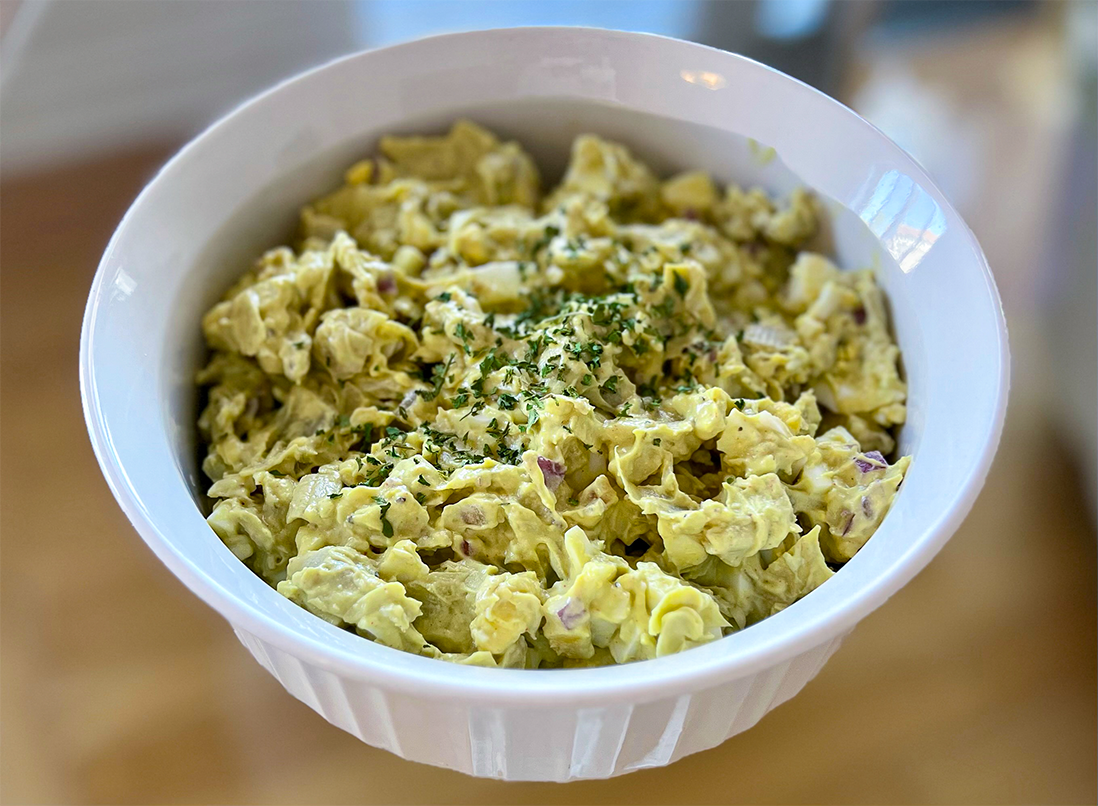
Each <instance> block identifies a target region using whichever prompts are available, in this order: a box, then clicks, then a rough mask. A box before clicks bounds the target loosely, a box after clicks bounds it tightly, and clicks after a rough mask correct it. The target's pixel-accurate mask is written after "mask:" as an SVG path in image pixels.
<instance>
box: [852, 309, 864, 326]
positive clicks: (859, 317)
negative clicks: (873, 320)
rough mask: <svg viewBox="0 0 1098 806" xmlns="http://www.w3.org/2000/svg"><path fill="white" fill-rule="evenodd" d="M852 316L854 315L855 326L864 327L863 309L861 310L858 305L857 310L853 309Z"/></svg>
mask: <svg viewBox="0 0 1098 806" xmlns="http://www.w3.org/2000/svg"><path fill="white" fill-rule="evenodd" d="M853 315H854V324H856V325H864V324H865V308H863V307H861V306H860V305H859V306H858V307H857V308H855V309H854V314H853Z"/></svg>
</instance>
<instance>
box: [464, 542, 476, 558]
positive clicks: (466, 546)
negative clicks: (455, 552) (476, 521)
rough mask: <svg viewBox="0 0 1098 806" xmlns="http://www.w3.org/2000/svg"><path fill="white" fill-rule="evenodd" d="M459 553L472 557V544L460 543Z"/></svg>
mask: <svg viewBox="0 0 1098 806" xmlns="http://www.w3.org/2000/svg"><path fill="white" fill-rule="evenodd" d="M461 553H462V554H464V555H465V556H466V557H472V556H473V544H472V543H470V542H469V541H468V540H462V541H461Z"/></svg>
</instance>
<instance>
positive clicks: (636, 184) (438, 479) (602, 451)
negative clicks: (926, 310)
mask: <svg viewBox="0 0 1098 806" xmlns="http://www.w3.org/2000/svg"><path fill="white" fill-rule="evenodd" d="M817 219H818V209H817V204H816V202H815V201H814V199H813V198H812V197H811V196H810V195H809V194H808V193H806V192H803V191H797V192H795V193H793V194H792V196H791V197H790V198H789V199H788V200H787V201H786V202H785V203H781V204H779V203H776V202H775V201H773V200H772V199H770V198H769V197H768V196H767V195H766V194H764V193H763V192H762V191H760V190H751V191H744V190H742V189H740V188H738V187H736V186H729V187H727V188H725V189H723V190H722V189H720V188H718V187H717V186H716V185H715V184H714V183H713V181H712V180H711V179H710V178H709V177H708V176H707V175H706V174H704V173H702V172H691V173H685V174H680V175H678V176H675V177H672V178H670V179H668V180H665V181H661V180H659V179H658V178H656V177H655V176H654V175H653V173H652V172H651V171H650V170H649V169H648V168H647V167H646V166H645V165H644V164H642V163H641V162H639V161H638V160H636V159H635V158H634V157H633V156H632V155H631V154H630V153H629V151H628V150H626V149H625V148H624V147H623V146H621V145H617V144H614V143H609V142H606V141H603V140H601V139H599V138H598V137H595V136H592V135H584V136H581V137H579V138H577V139H576V141H575V143H574V145H573V149H572V159H571V163H570V165H569V167H568V170H567V172H566V174H565V176H564V179H563V180H562V182H561V183H560V185H558V186H557V187H556V188H555V189H553V190H552V191H550V192H549V193H548V194H545V195H543V194H542V192H541V188H540V182H539V177H538V172H537V169H536V167H535V165H534V163H533V161H532V160H531V159H530V158H529V156H527V155H526V154H525V152H523V150H522V149H521V148H520V147H519V146H518V145H517V144H516V143H503V142H500V141H499V140H498V139H497V138H496V137H495V136H494V135H492V134H491V133H490V132H488V131H485V130H484V129H482V128H480V127H478V126H476V125H474V124H472V123H468V122H458V123H457V124H455V125H454V127H453V129H452V130H451V131H450V133H449V134H448V135H446V136H445V137H401V138H397V137H391V138H383V139H382V141H381V143H380V155H379V156H378V157H377V158H376V159H373V160H367V161H363V162H360V163H358V164H356V165H355V166H353V167H352V168H351V169H350V170H349V171H348V172H347V176H346V184H345V185H344V186H343V187H342V188H340V189H339V190H337V191H335V192H334V193H332V194H331V195H328V196H325V197H324V198H321V199H319V200H317V201H315V202H314V203H313V204H311V205H309V206H307V207H306V208H305V209H304V210H303V211H302V215H301V233H300V236H301V237H300V242H299V244H298V246H297V248H296V249H290V248H280V249H275V250H273V251H270V252H268V253H267V254H265V255H264V256H263V257H261V258H260V259H259V261H258V262H257V264H256V266H255V267H254V268H253V269H252V270H251V271H250V272H249V273H248V274H247V275H246V276H245V277H243V278H242V279H241V280H240V281H239V282H237V284H236V285H235V286H233V288H231V289H230V290H229V292H228V293H227V294H226V296H225V297H224V299H223V301H222V302H219V303H218V304H217V305H215V306H214V307H213V308H212V309H211V310H210V311H209V312H208V313H207V314H206V316H205V318H204V320H203V330H204V333H205V336H206V341H207V343H208V345H209V347H210V350H211V358H210V361H209V364H208V365H207V366H206V367H205V368H204V369H203V370H202V371H201V373H200V374H199V378H198V381H199V383H200V385H201V386H202V387H203V388H205V389H206V390H207V392H208V404H207V406H206V408H205V410H204V411H203V413H202V416H201V419H200V420H199V428H200V431H201V433H202V436H203V438H204V440H205V442H206V444H207V446H208V454H207V456H206V459H205V461H204V463H203V469H204V470H205V472H206V473H207V475H208V476H209V477H210V478H211V479H212V481H213V484H212V486H211V487H210V490H209V495H210V496H211V498H213V499H214V500H215V504H214V507H213V512H212V514H211V515H210V516H209V523H210V525H211V527H213V529H214V531H216V532H217V534H218V535H219V536H220V537H221V539H222V540H223V541H224V542H225V544H226V545H227V546H228V547H229V548H230V549H231V550H232V551H233V553H234V554H236V556H237V557H239V558H240V559H241V560H243V561H244V562H245V563H247V564H248V566H249V567H250V568H252V570H254V571H255V572H256V573H258V574H260V575H261V576H262V577H263V578H264V579H265V580H267V581H268V582H269V583H270V584H271V585H273V586H276V587H277V589H278V591H279V592H280V593H281V594H283V595H284V596H286V597H288V598H290V599H291V600H293V601H294V602H297V603H298V604H300V605H301V606H302V607H304V608H306V609H308V610H309V611H310V612H312V613H314V614H316V615H317V616H319V617H320V618H323V619H325V620H327V621H329V622H331V623H332V624H336V625H339V626H341V627H344V628H347V629H352V630H355V631H357V632H358V633H359V634H360V635H362V636H365V637H367V638H370V639H372V640H374V641H377V642H380V643H383V644H385V645H387V646H391V647H395V648H398V649H403V650H407V651H410V652H416V653H419V654H422V655H427V656H430V657H436V658H442V659H446V660H451V661H456V662H461V663H470V664H479V665H490V666H494V665H500V666H508V667H525V668H534V667H553V666H588V665H598V664H607V663H625V662H627V661H632V660H641V659H645V658H652V657H657V656H660V655H666V654H669V653H673V652H679V651H681V650H684V649H689V648H690V647H693V646H697V645H699V644H703V643H706V642H708V641H712V640H715V639H717V638H720V637H721V636H722V635H726V634H728V633H730V632H732V631H735V630H738V629H742V628H744V627H746V626H748V625H750V624H752V623H754V622H756V621H758V620H760V619H763V618H766V617H767V616H769V615H772V614H773V613H775V612H777V611H779V610H781V609H782V608H784V607H787V606H788V605H790V604H792V603H793V602H795V601H797V600H798V599H800V598H801V597H803V596H804V595H806V594H807V593H809V592H811V591H812V590H813V589H815V588H816V587H818V586H819V585H820V584H822V583H824V582H825V581H826V580H827V579H828V578H829V577H830V576H831V575H832V574H833V573H834V571H833V570H832V568H833V567H835V566H837V565H840V564H842V563H843V562H845V561H846V560H848V559H850V557H852V556H853V555H854V553H855V552H857V551H858V549H859V548H861V546H862V545H864V544H865V542H866V540H868V539H869V537H870V536H871V535H872V534H873V532H874V531H875V530H876V528H877V526H878V525H879V524H880V522H881V519H882V518H883V517H884V516H885V514H886V513H887V511H888V508H889V506H890V505H891V503H892V500H893V498H894V497H895V495H896V491H897V488H898V486H899V484H900V482H901V481H902V479H903V474H904V471H905V470H906V468H907V465H908V461H909V460H908V459H907V458H906V457H904V458H901V459H899V460H897V461H896V462H894V463H891V464H890V463H889V462H887V461H886V460H885V459H884V458H883V457H884V456H885V455H888V454H890V453H891V452H892V451H893V449H894V447H895V443H894V441H893V436H892V434H891V431H892V429H893V427H894V426H896V425H898V424H900V423H902V422H903V419H904V414H905V407H904V401H905V397H906V389H905V386H904V383H903V381H902V380H901V379H900V376H899V373H898V370H897V361H898V359H899V351H898V349H897V347H896V346H895V344H894V343H893V341H892V339H891V337H890V335H889V331H888V322H887V318H886V311H885V307H884V304H883V300H882V296H881V293H880V291H879V290H878V288H877V286H876V284H875V283H874V280H873V276H872V274H871V273H870V272H869V271H846V272H841V271H839V270H838V269H837V268H836V267H835V266H834V265H833V264H832V263H831V262H830V261H828V260H827V258H825V257H823V256H821V255H818V254H814V253H812V252H809V251H802V248H803V247H804V244H805V243H806V242H807V241H808V240H809V239H810V238H811V237H812V236H813V235H814V233H815V232H816V229H817Z"/></svg>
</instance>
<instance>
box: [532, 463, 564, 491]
mask: <svg viewBox="0 0 1098 806" xmlns="http://www.w3.org/2000/svg"><path fill="white" fill-rule="evenodd" d="M538 467H540V468H541V475H542V477H543V478H544V479H545V486H546V487H548V488H549V489H550V490H556V489H557V487H559V486H560V483H561V482H562V481H563V480H564V465H562V464H561V463H560V462H554V461H553V460H552V459H547V458H546V457H544V456H539V457H538Z"/></svg>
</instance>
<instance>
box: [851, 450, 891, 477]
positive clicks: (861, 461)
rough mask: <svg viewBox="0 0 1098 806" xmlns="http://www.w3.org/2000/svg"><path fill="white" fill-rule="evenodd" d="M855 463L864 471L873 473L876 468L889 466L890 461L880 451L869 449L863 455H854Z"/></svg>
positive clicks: (881, 468)
mask: <svg viewBox="0 0 1098 806" xmlns="http://www.w3.org/2000/svg"><path fill="white" fill-rule="evenodd" d="M854 464H855V465H857V467H858V470H860V471H862V472H863V473H872V472H873V471H874V470H883V469H884V468H886V467H888V462H886V461H885V458H884V456H882V455H881V452H880V451H869V452H868V453H864V454H862V455H861V456H855V457H854Z"/></svg>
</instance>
